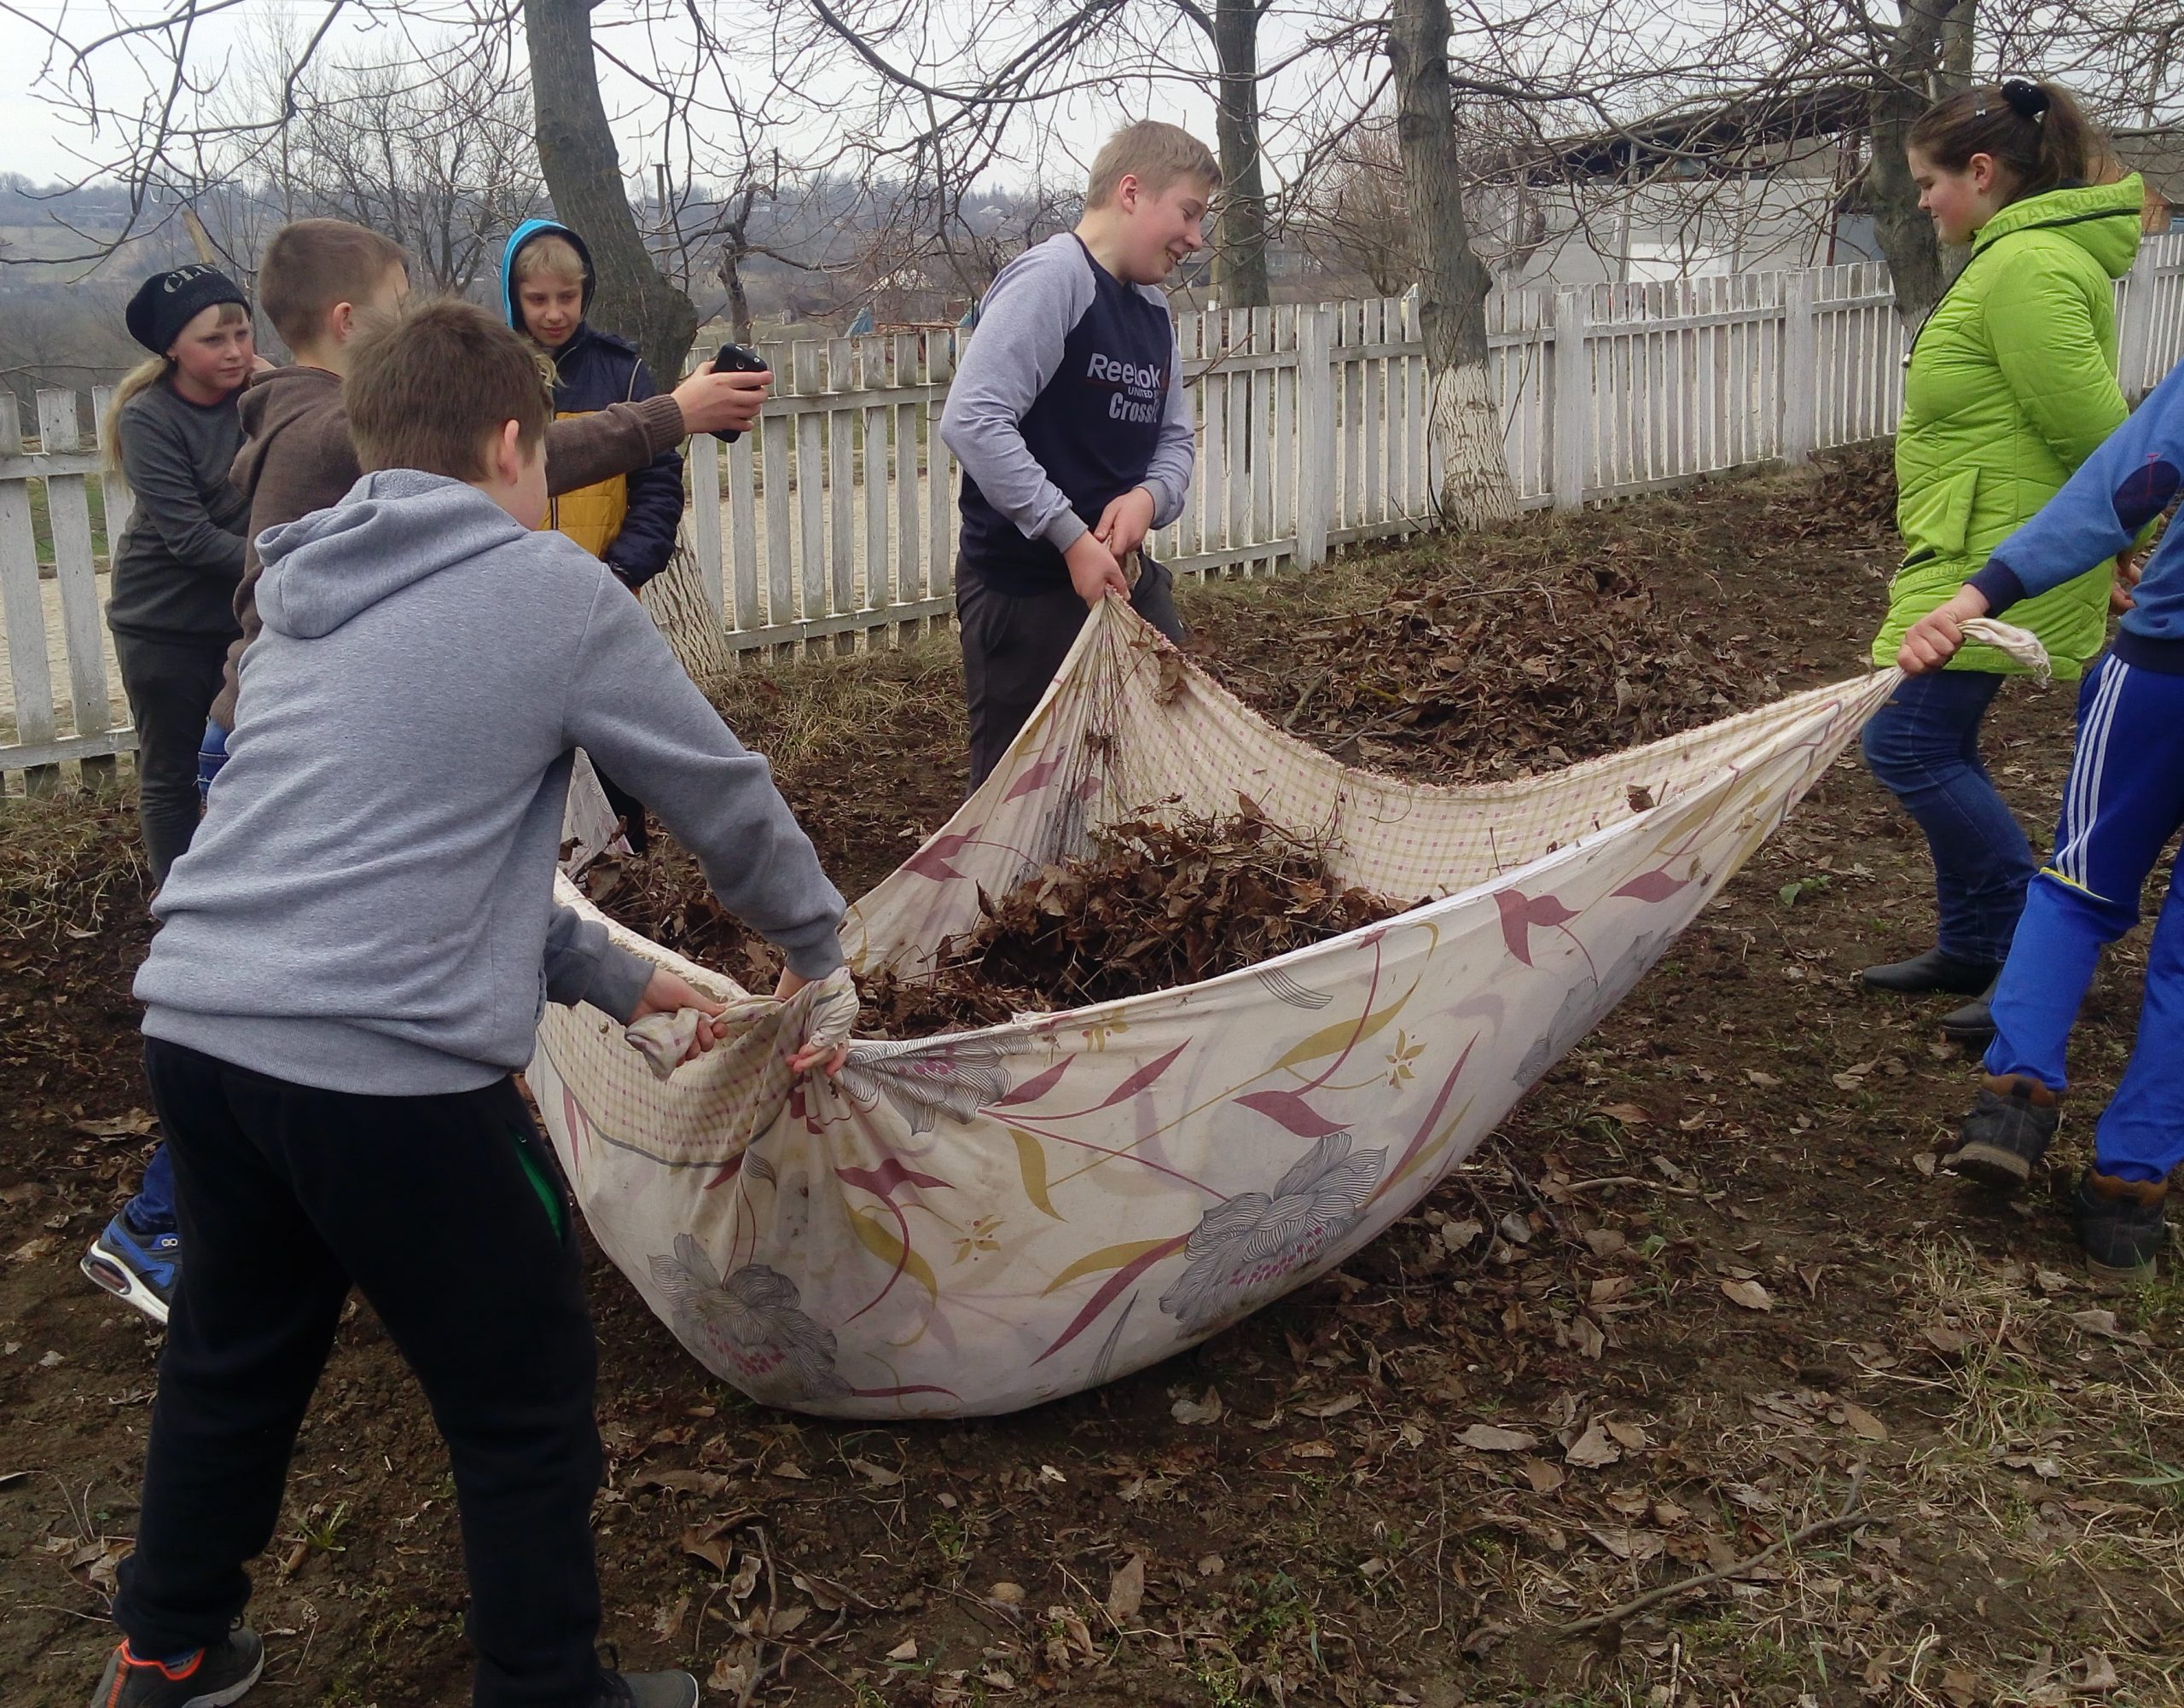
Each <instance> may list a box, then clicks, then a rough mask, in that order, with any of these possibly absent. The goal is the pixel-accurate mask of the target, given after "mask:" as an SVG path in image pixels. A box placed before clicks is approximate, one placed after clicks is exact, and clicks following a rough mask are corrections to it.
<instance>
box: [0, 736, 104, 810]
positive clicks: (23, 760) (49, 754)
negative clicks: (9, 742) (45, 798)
mask: <svg viewBox="0 0 2184 1708" xmlns="http://www.w3.org/2000/svg"><path fill="white" fill-rule="evenodd" d="M136 751H137V732H136V731H135V730H134V729H129V728H127V727H124V728H122V729H107V730H102V732H101V733H99V734H98V735H57V736H55V737H53V738H52V739H51V740H49V741H27V742H22V743H19V744H17V745H15V746H13V747H0V776H4V775H5V774H7V773H8V772H10V771H20V772H22V773H23V774H24V784H25V789H26V793H31V794H50V793H53V788H54V784H53V781H52V780H53V779H55V778H57V777H59V776H60V775H61V773H60V770H59V769H58V768H59V767H60V766H61V765H62V764H66V763H67V761H69V760H71V759H74V760H77V761H78V762H80V763H83V764H91V763H94V762H96V761H97V760H100V759H110V758H111V757H112V756H113V755H114V754H116V753H133V752H136ZM41 778H42V779H45V780H46V781H44V782H42V783H40V784H38V786H36V787H32V779H41Z"/></svg>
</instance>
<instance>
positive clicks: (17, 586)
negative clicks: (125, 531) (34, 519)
mask: <svg viewBox="0 0 2184 1708" xmlns="http://www.w3.org/2000/svg"><path fill="white" fill-rule="evenodd" d="M22 448H23V433H22V422H21V418H20V415H19V414H18V412H17V409H16V405H15V393H14V392H7V391H0V456H20V454H21V452H22ZM0 611H4V612H5V613H7V618H8V669H9V680H10V681H11V682H12V683H14V685H15V743H14V747H13V748H0V766H4V767H5V768H6V769H8V770H22V771H23V772H24V774H25V775H24V778H23V785H24V787H25V788H26V789H27V790H28V791H29V792H30V793H32V794H51V793H53V791H54V790H55V787H58V785H59V782H60V779H61V773H60V771H59V770H57V769H55V764H56V762H55V761H54V760H52V759H49V758H42V757H40V756H39V754H38V752H37V751H35V750H38V749H40V748H42V747H44V745H45V744H47V743H49V742H51V741H53V739H54V735H55V729H56V720H55V717H54V711H53V672H52V670H51V668H50V667H49V665H48V664H47V662H46V654H45V601H44V599H43V598H41V597H40V596H39V594H38V539H37V537H36V535H34V534H33V533H32V531H31V488H30V482H29V481H27V480H23V479H15V480H9V479H0ZM18 748H20V749H27V750H32V751H31V752H26V755H25V757H23V758H20V759H12V758H9V753H10V752H13V751H15V749H18Z"/></svg>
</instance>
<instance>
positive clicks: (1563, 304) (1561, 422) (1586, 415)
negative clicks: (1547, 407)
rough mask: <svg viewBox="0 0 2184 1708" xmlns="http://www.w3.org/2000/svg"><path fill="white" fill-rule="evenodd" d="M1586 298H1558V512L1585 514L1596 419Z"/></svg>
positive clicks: (1567, 293)
mask: <svg viewBox="0 0 2184 1708" xmlns="http://www.w3.org/2000/svg"><path fill="white" fill-rule="evenodd" d="M1586 306H1587V305H1586V299H1585V296H1584V294H1583V293H1580V292H1577V291H1574V290H1571V291H1562V292H1560V293H1557V294H1556V296H1555V299H1554V416H1553V419H1554V487H1553V489H1552V490H1553V491H1554V508H1556V509H1558V510H1577V509H1582V508H1583V507H1584V503H1585V431H1586V427H1587V424H1588V423H1589V421H1590V419H1591V415H1592V407H1593V383H1592V351H1591V350H1590V348H1589V346H1588V344H1587V340H1586V335H1585V328H1586V325H1587V322H1588V321H1589V316H1588V314H1587V312H1586Z"/></svg>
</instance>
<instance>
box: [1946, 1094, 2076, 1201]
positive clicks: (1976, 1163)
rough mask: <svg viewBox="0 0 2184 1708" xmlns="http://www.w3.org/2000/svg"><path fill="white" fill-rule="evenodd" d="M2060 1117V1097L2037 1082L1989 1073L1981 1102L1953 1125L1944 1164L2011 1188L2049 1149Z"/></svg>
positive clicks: (2020, 1183)
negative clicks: (1954, 1132)
mask: <svg viewBox="0 0 2184 1708" xmlns="http://www.w3.org/2000/svg"><path fill="white" fill-rule="evenodd" d="M2062 1120H2063V1107H2062V1099H2061V1098H2060V1097H2059V1096H2057V1095H2056V1094H2055V1093H2053V1091H2050V1090H2049V1089H2047V1087H2046V1086H2044V1085H2042V1083H2040V1082H2039V1081H2038V1080H2036V1079H2025V1078H2018V1077H2017V1076H2015V1075H2013V1076H2011V1077H2009V1078H2000V1077H1998V1076H1996V1075H1995V1074H1991V1073H1990V1074H1989V1075H1988V1076H1987V1081H1986V1084H1985V1085H1984V1087H1983V1088H1982V1089H1981V1090H1980V1093H1979V1101H1978V1102H1977V1103H1974V1104H1973V1105H1972V1113H1970V1114H1968V1115H1966V1117H1965V1118H1964V1124H1963V1125H1962V1126H1961V1127H1960V1128H1958V1129H1957V1136H1956V1148H1955V1150H1953V1151H1951V1152H1949V1154H1948V1155H1947V1156H1944V1157H1943V1159H1942V1166H1943V1168H1946V1169H1948V1170H1949V1171H1951V1172H1952V1173H1955V1174H1960V1175H1963V1176H1966V1178H1968V1179H1971V1180H1976V1181H1978V1182H1981V1183H1982V1184H1984V1185H1987V1186H1995V1187H2000V1188H2001V1189H2002V1190H2003V1191H2005V1192H2014V1191H2015V1190H2017V1188H2018V1187H2020V1186H2023V1185H2024V1182H2026V1181H2027V1180H2028V1179H2030V1177H2031V1174H2032V1168H2033V1165H2034V1164H2035V1163H2036V1162H2038V1161H2039V1160H2040V1159H2041V1158H2042V1157H2043V1156H2045V1155H2046V1154H2047V1147H2048V1144H2049V1143H2050V1142H2052V1141H2053V1138H2054V1136H2055V1129H2056V1128H2057V1127H2059V1126H2060V1125H2061V1124H2062Z"/></svg>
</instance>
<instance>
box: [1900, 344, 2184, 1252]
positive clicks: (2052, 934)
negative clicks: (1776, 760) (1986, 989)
mask: <svg viewBox="0 0 2184 1708" xmlns="http://www.w3.org/2000/svg"><path fill="white" fill-rule="evenodd" d="M2180 485H2184V367H2179V368H2178V369H2176V370H2175V372H2173V373H2171V374H2170V375H2169V377H2168V378H2167V379H2166V380H2164V381H2162V383H2161V384H2160V385H2159V386H2157V387H2156V388H2155V389H2154V391H2153V392H2152V395H2150V396H2149V397H2148V398H2146V402H2145V403H2143V404H2140V406H2139V408H2138V410H2137V411H2136V413H2135V414H2134V415H2132V416H2131V417H2130V419H2129V420H2128V421H2125V422H2124V423H2123V426H2121V427H2118V428H2117V430H2116V431H2115V433H2113V434H2112V435H2111V437H2110V438H2109V439H2108V440H2107V442H2106V444H2103V445H2102V446H2101V447H2100V450H2096V451H2095V452H2094V454H2093V455H2092V456H2090V457H2088V459H2087V461H2086V462H2085V463H2084V464H2083V465H2082V467H2081V468H2079V469H2078V471H2077V473H2075V474H2074V475H2072V476H2071V479H2070V480H2069V481H2068V482H2067V483H2065V485H2064V487H2063V489H2062V490H2061V491H2059V492H2058V493H2057V494H2056V495H2055V497H2053V499H2051V500H2050V501H2049V502H2048V503H2047V504H2046V505H2045V506H2043V507H2042V509H2041V510H2040V512H2039V514H2037V515H2036V516H2035V517H2033V519H2032V520H2030V521H2029V522H2027V523H2026V524H2025V525H2024V526H2023V527H2021V528H2019V529H2018V531H2017V532H2015V533H2013V534H2012V535H2011V536H2010V537H2008V538H2007V539H2006V540H2004V541H2003V542H2002V543H2001V546H2000V547H1999V548H1997V549H1996V550H1995V553H1994V555H1993V556H1992V557H1990V558H1989V560H1988V561H1987V563H1986V565H1985V566H1984V567H1983V568H1982V569H1980V570H1979V572H1978V573H1977V574H1975V575H1974V576H1972V578H1971V579H1970V580H1969V581H1967V582H1966V583H1965V584H1964V585H1963V587H1961V588H1960V590H1958V591H1957V592H1956V594H1955V595H1954V596H1953V597H1951V598H1950V600H1949V602H1948V603H1946V604H1944V605H1943V606H1942V607H1940V608H1939V609H1938V610H1937V611H1935V612H1933V613H1931V614H1929V615H1928V616H1926V618H1924V619H1921V620H1920V622H1919V623H1918V624H1916V625H1914V627H1913V628H1912V629H1911V630H1910V632H1909V633H1908V634H1907V635H1906V636H1904V639H1903V645H1902V651H1901V653H1900V654H1899V656H1898V660H1897V661H1898V663H1900V664H1901V665H1902V667H1903V668H1904V669H1905V670H1906V671H1911V672H1913V673H1914V674H1916V673H1920V672H1923V671H1930V670H1937V669H1939V668H1940V667H1941V666H1942V665H1943V664H1945V663H1946V662H1947V661H1948V660H1949V658H1950V657H1951V656H1952V655H1953V654H1955V651H1956V649H1957V648H1958V647H1959V646H1960V645H1961V644H1962V642H1963V625H1964V624H1965V623H1966V621H1967V620H1969V619H1972V618H1974V617H1982V616H1988V615H1994V616H1998V617H1999V616H2002V615H2004V614H2006V613H2007V612H2008V611H2009V609H2010V607H2012V606H2013V605H2014V604H2016V603H2017V602H2018V601H2019V600H2022V599H2029V598H2031V597H2034V596H2036V595H2038V594H2041V593H2042V592H2044V591H2046V590H2047V589H2049V588H2051V587H2059V586H2060V585H2061V584H2063V583H2065V582H2066V581H2068V580H2069V579H2071V577H2073V576H2076V575H2080V574H2082V573H2083V572H2085V571H2086V570H2088V569H2089V568H2091V567H2092V566H2094V565H2095V564H2098V563H2100V561H2103V560H2104V559H2106V558H2111V557H2114V556H2115V555H2117V553H2118V552H2121V551H2123V550H2125V549H2128V548H2129V546H2130V545H2131V544H2132V543H2133V542H2134V541H2135V539H2136V538H2137V537H2138V536H2139V534H2140V532H2141V531H2142V530H2144V529H2145V528H2146V525H2147V524H2148V523H2149V522H2151V521H2152V520H2153V519H2154V518H2155V517H2157V516H2158V515H2160V514H2162V513H2163V512H2164V510H2166V509H2167V508H2169V504H2170V503H2171V502H2172V501H2173V500H2174V499H2175V497H2176V494H2177V491H2178V489H2179V486H2180ZM2131 600H2132V603H2131V607H2130V609H2129V610H2128V611H2126V612H2125V613H2123V622H2122V624H2121V625H2120V626H2119V628H2118V629H2117V634H2116V638H2115V640H2114V642H2113V643H2112V644H2111V646H2110V648H2109V649H2108V651H2107V652H2106V654H2103V655H2102V656H2101V657H2100V659H2098V660H2097V661H2096V662H2095V664H2094V666H2093V668H2092V669H2090V670H2089V671H2087V673H2086V677H2085V681H2084V684H2083V686H2082V690H2081V692H2080V694H2079V696H2078V737H2077V752H2076V753H2075V754H2074V755H2073V757H2072V759H2071V776H2070V781H2069V783H2068V785H2067V786H2066V787H2065V790H2064V794H2063V810H2062V816H2061V819H2060V822H2059V823H2058V825H2057V827H2056V831H2055V846H2054V852H2053V855H2052V857H2050V858H2049V861H2048V863H2047V866H2046V868H2045V869H2042V871H2041V873H2040V874H2039V875H2038V876H2037V877H2036V878H2035V879H2034V880H2033V883H2032V886H2031V888H2030V891H2029V892H2027V898H2026V902H2025V910H2024V919H2023V921H2021V922H2020V923H2019V925H2018V929H2017V935H2016V938H2014V939H2013V942H2012V943H2011V945H2010V951H2009V958H2008V960H2007V961H2006V962H2005V963H2004V964H2003V967H2002V973H2001V982H2000V984H1999V985H1997V986H1996V988H1995V997H1994V1010H1995V1040H1994V1042H1993V1043H1992V1044H1990V1045H1989V1047H1988V1050H1987V1055H1986V1062H1985V1066H1986V1070H1987V1077H1986V1081H1985V1083H1984V1087H1983V1089H1981V1091H1980V1093H1979V1098H1978V1103H1977V1105H1976V1106H1975V1107H1973V1109H1972V1113H1970V1114H1969V1115H1968V1116H1966V1118H1965V1121H1964V1124H1963V1128H1962V1130H1961V1132H1960V1136H1959V1142H1958V1144H1957V1147H1956V1148H1955V1150H1954V1151H1952V1152H1951V1153H1950V1154H1949V1159H1948V1161H1949V1166H1950V1167H1952V1168H1953V1169H1954V1170H1955V1171H1956V1172H1958V1173H1960V1174H1963V1175H1966V1176H1970V1177H1972V1178H1974V1179H1978V1180H1984V1181H1985V1182H1989V1183H1990V1184H1993V1185H1997V1186H2001V1187H2003V1188H2013V1187H2015V1186H2017V1185H2018V1184H2020V1183H2022V1182H2024V1181H2025V1180H2026V1179H2028V1178H2029V1177H2030V1174H2031V1171H2032V1168H2033V1166H2034V1165H2035V1164H2036V1163H2037V1162H2038V1161H2039V1160H2040V1159H2041V1157H2042V1155H2043V1154H2044V1153H2045V1152H2046V1150H2047V1144H2048V1142H2049V1141H2050V1140H2052V1139H2053V1136H2054V1135H2055V1131H2056V1129H2057V1126H2058V1125H2059V1122H2060V1120H2061V1116H2062V1100H2063V1096H2064V1094H2065V1091H2066V1090H2067V1089H2068V1087H2069V1075H2068V1072H2067V1071H2066V1066H2065V1049H2066V1046H2067V1045H2068V1043H2069V1041H2070V1035H2071V1025H2072V1024H2073V1023H2074V1022H2075V1021H2076V1020H2077V1012H2078V1005H2079V1004H2080V1002H2082V1001H2083V1000H2084V996H2085V991H2086V987H2087V985H2088V983H2089V982H2090V981H2091V979H2092V977H2093V969H2094V963H2095V962H2096V961H2098V959H2099V958H2100V950H2101V949H2102V948H2103V947H2104V946H2105V945H2106V944H2111V943H2113V942H2114V941H2115V940H2116V939H2117V938H2119V937H2121V936H2122V935H2123V933H2124V932H2127V931H2129V929H2130V928H2131V927H2133V926H2134V925H2135V924H2137V923H2138V921H2139V908H2140V892H2142V891H2143V890H2144V888H2145V886H2146V879H2147V877H2148V875H2149V874H2151V873H2152V870H2153V867H2154V863H2155V861H2156V860H2157V859H2158V858H2159V857H2160V855H2161V852H2162V850H2163V849H2164V848H2165V847H2166V846H2167V845H2169V842H2170V841H2171V840H2172V839H2174V838H2175V835H2176V833H2177V831H2178V829H2179V828H2180V827H2184V528H2176V527H2172V528H2170V530H2169V532H2168V534H2167V535H2166V536H2165V537H2164V538H2163V540H2162V542H2161V543H2160V545H2159V547H2158V549H2156V550H2155V552H2154V553H2153V555H2152V560H2151V561H2149V562H2148V563H2147V564H2146V567H2145V569H2144V571H2143V572H2142V573H2141V576H2140V580H2139V583H2138V584H2137V586H2136V587H2135V589H2134V590H2133V591H2132V594H2131ZM2180 1162H2184V895H2180V893H2179V892H2178V889H2177V887H2176V886H2175V883H2174V882H2173V881H2172V882H2171V884H2170V886H2169V892H2168V894H2167V896H2166V898H2164V901H2163V903H2162V906H2161V912H2160V915H2159V917H2158V919H2157V921H2155V925H2154V931H2153V941H2152V945H2151V947H2150V949H2149V950H2148V952H2147V956H2146V996H2145V1001H2144V1003H2143V1006H2142V1008H2141V1009H2140V1018H2139V1037H2138V1044H2137V1047H2136V1049H2134V1051H2133V1052H2132V1054H2131V1060H2130V1065H2129V1067H2128V1068H2127V1069H2126V1070H2125V1072H2124V1074H2123V1082H2122V1083H2121V1084H2119V1085H2118V1086H2117V1089H2116V1095H2115V1096H2114V1097H2113V1098H2112V1099H2111V1101H2110V1102H2109V1105H2108V1107H2107V1108H2106V1110H2104V1111H2103V1112H2102V1113H2101V1116H2100V1122H2099V1124H2098V1125H2097V1127H2096V1128H2095V1130H2094V1160H2093V1165H2092V1166H2091V1167H2090V1168H2088V1170H2087V1171H2085V1173H2084V1175H2083V1176H2082V1178H2081V1179H2080V1180H2079V1182H2078V1187H2077V1195H2076V1198H2075V1200H2074V1201H2073V1206H2072V1208H2073V1214H2074V1216H2075V1217H2076V1220H2077V1232H2078V1238H2079V1241H2080V1243H2081V1244H2082V1246H2084V1247H2085V1252H2086V1257H2087V1258H2088V1263H2089V1264H2091V1266H2092V1268H2093V1269H2094V1273H2095V1275H2096V1276H2097V1277H2100V1278H2102V1279H2108V1280H2138V1279H2142V1278H2145V1277H2147V1276H2150V1275H2152V1269H2153V1264H2154V1259H2155V1254H2156V1253H2157V1252H2158V1251H2159V1249H2160V1247H2161V1246H2162V1244H2163V1242H2164V1240H2165V1239H2166V1238H2167V1235H2168V1226H2167V1221H2166V1217H2165V1214H2164V1200H2165V1198H2166V1197H2167V1194H2168V1190H2169V1184H2168V1182H2169V1173H2170V1171H2172V1170H2174V1169H2175V1167H2176V1166H2177V1165H2178V1164H2179V1163H2180Z"/></svg>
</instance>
